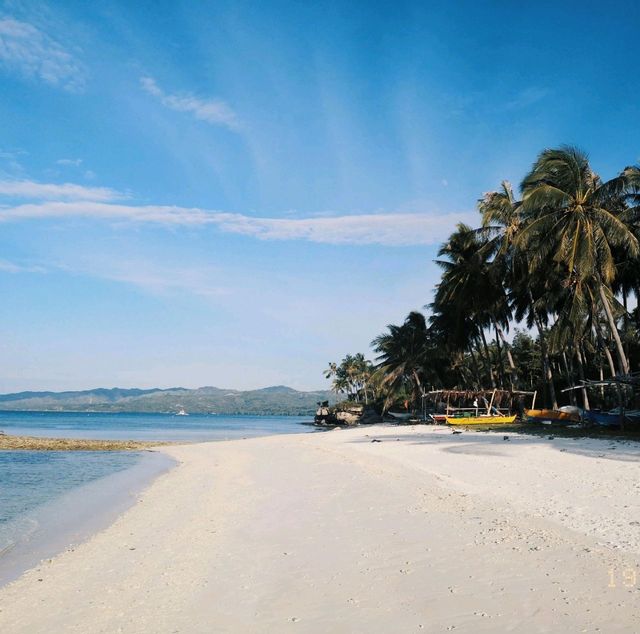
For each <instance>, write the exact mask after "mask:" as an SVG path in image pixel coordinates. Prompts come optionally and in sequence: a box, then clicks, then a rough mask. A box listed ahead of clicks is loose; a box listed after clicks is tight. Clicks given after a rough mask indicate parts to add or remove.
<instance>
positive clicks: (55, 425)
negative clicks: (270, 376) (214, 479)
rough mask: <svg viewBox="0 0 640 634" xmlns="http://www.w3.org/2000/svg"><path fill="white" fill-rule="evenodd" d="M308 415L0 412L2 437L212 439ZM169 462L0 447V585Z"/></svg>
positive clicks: (296, 427) (288, 428) (102, 521)
mask: <svg viewBox="0 0 640 634" xmlns="http://www.w3.org/2000/svg"><path fill="white" fill-rule="evenodd" d="M308 422H310V418H309V417H288V416H217V415H190V416H175V415H164V414H85V413H66V412H54V413H49V412H47V413H43V412H0V430H2V431H4V432H5V433H7V434H15V435H29V436H48V437H71V438H92V439H132V440H175V441H190V442H196V441H213V440H226V439H236V438H245V437H251V436H265V435H271V434H283V433H300V432H305V431H312V430H313V428H312V427H309V426H306V425H304V424H303V423H308ZM171 465H172V462H171V460H170V459H169V458H167V457H166V456H164V455H163V454H160V453H156V452H149V451H143V452H110V451H104V452H103V451H99V452H93V451H69V452H67V451H50V452H49V451H47V452H45V451H0V583H5V582H7V581H10V580H11V579H14V578H15V577H16V576H18V575H19V574H20V573H21V572H22V571H24V570H25V569H27V568H30V567H33V566H34V565H36V564H37V563H38V562H39V561H40V560H41V559H43V558H46V557H51V556H53V555H54V554H55V553H57V552H60V551H61V550H64V549H65V548H67V547H70V546H72V545H73V544H75V543H78V542H80V541H82V540H83V539H84V538H86V537H87V536H88V535H90V534H91V533H92V532H94V531H95V530H97V529H99V528H101V527H103V526H106V525H108V524H109V523H110V522H111V521H112V520H113V519H115V517H117V515H118V514H119V513H120V512H122V511H123V510H125V509H126V508H127V507H128V506H130V505H131V504H132V503H133V502H134V501H135V498H136V495H137V494H138V493H139V491H140V490H142V489H143V488H144V486H146V484H147V483H148V482H150V481H151V480H152V479H153V478H154V477H156V476H157V475H159V474H160V473H162V472H163V471H166V470H168V469H169V468H170V467H171Z"/></svg>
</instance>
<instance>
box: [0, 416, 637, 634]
mask: <svg viewBox="0 0 640 634" xmlns="http://www.w3.org/2000/svg"><path fill="white" fill-rule="evenodd" d="M509 436H510V440H508V441H504V440H503V434H498V433H495V434H486V433H481V432H464V433H463V434H460V435H453V434H452V433H451V431H450V430H449V429H444V428H425V427H379V426H376V427H372V428H360V429H354V430H340V431H334V432H328V433H324V434H301V435H294V436H275V437H270V438H263V439H252V440H242V441H231V442H220V443H208V444H200V445H192V446H182V447H169V448H163V449H162V450H163V451H165V452H166V453H168V454H170V455H172V456H174V457H176V458H177V459H178V460H180V462H181V464H180V465H179V466H178V467H176V468H175V469H173V470H172V471H171V472H170V473H168V474H166V475H164V476H162V477H160V478H159V479H158V480H157V481H156V482H155V483H153V484H152V485H151V486H150V488H149V489H148V490H147V491H145V492H144V494H143V495H142V496H141V499H140V502H139V503H138V504H136V505H135V506H134V507H133V508H131V509H130V510H129V511H127V512H126V513H125V514H124V515H123V516H122V517H121V518H120V519H119V520H118V521H117V522H116V523H115V524H113V525H112V526H111V527H109V528H108V529H107V530H105V531H103V532H101V533H99V534H98V535H95V536H94V537H93V538H92V539H91V540H89V541H88V542H86V543H85V544H83V545H81V546H80V547H78V548H76V549H75V550H74V551H68V552H65V553H63V554H62V555H60V556H58V557H56V558H55V559H54V560H53V561H51V562H44V563H43V564H42V565H41V566H40V567H38V568H37V569H35V570H32V571H30V572H28V573H27V574H26V575H24V576H23V577H22V578H21V579H19V580H18V581H16V582H15V583H13V584H11V585H10V586H7V587H5V588H3V589H2V590H0V610H1V611H0V632H2V634H9V633H14V632H15V633H18V632H25V633H27V632H28V633H29V634H35V633H40V632H42V633H45V632H46V633H58V632H65V633H66V632H82V633H94V632H162V633H164V632H167V633H169V632H181V633H191V632H203V633H204V632H215V633H219V632H234V633H236V632H238V633H245V632H256V633H257V632H260V633H264V632H296V631H297V632H318V633H326V632H332V633H333V632H335V633H342V632H345V633H346V632H349V633H351V632H363V633H364V632H366V633H372V632H384V633H387V632H388V633H397V632H446V631H455V632H594V631H601V632H607V633H609V632H638V631H640V566H639V564H640V464H639V461H640V445H638V444H633V443H621V442H610V441H601V440H598V441H596V440H568V439H554V440H547V439H540V438H533V437H528V436H520V435H514V434H509ZM372 438H379V439H381V440H382V441H383V442H379V443H372V442H371V439H372ZM396 439H399V440H396ZM563 450H564V451H563ZM634 574H635V578H634ZM612 581H613V583H612ZM610 586H615V587H610Z"/></svg>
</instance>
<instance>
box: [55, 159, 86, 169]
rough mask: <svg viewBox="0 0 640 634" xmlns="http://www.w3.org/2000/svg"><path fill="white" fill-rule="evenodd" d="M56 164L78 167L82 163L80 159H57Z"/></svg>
mask: <svg viewBox="0 0 640 634" xmlns="http://www.w3.org/2000/svg"><path fill="white" fill-rule="evenodd" d="M56 165H64V166H71V167H80V165H82V159H67V158H65V159H58V160H57V161H56Z"/></svg>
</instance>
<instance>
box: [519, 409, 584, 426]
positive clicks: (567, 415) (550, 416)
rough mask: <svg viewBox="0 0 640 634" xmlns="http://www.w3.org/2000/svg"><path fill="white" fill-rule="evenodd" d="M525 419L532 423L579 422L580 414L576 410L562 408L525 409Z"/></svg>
mask: <svg viewBox="0 0 640 634" xmlns="http://www.w3.org/2000/svg"><path fill="white" fill-rule="evenodd" d="M524 415H525V419H526V420H527V421H528V422H530V423H547V422H549V423H561V424H570V423H579V422H580V414H579V413H578V412H575V411H568V412H567V411H562V410H560V409H525V410H524Z"/></svg>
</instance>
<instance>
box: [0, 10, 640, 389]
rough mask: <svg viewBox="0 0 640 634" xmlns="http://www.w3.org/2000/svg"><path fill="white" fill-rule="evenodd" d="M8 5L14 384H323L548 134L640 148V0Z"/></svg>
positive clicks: (2, 212)
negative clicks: (607, 0) (325, 374)
mask: <svg viewBox="0 0 640 634" xmlns="http://www.w3.org/2000/svg"><path fill="white" fill-rule="evenodd" d="M522 4H523V3H516V2H511V1H506V0H505V1H495V2H465V1H462V2H457V3H450V2H371V1H368V2H364V1H363V2H313V3H303V2H279V1H273V2H266V3H265V2H225V1H217V2H194V3H176V2H161V1H158V0H156V1H153V2H151V1H148V2H145V1H142V0H138V1H136V2H107V1H99V0H98V1H95V2H90V3H87V2H80V1H78V2H71V1H66V2H65V1H64V0H60V1H57V2H55V3H53V2H51V3H49V4H47V3H41V2H13V1H10V2H4V3H1V4H0V82H1V84H0V85H1V87H2V89H1V91H0V126H1V127H0V293H1V296H2V298H3V302H2V305H3V308H2V310H1V311H0V391H14V390H20V389H75V388H90V387H96V386H98V385H100V386H114V385H118V386H123V387H128V386H139V387H149V386H161V387H167V386H173V385H182V386H187V387H195V386H199V385H217V386H220V387H237V388H253V387H261V386H265V385H272V384H280V383H284V384H287V385H291V386H293V387H296V388H300V389H307V388H317V387H323V386H324V385H325V381H324V379H323V378H322V370H323V369H324V368H325V367H326V365H327V364H328V362H329V361H330V360H336V359H339V358H340V357H342V356H343V355H344V354H345V353H347V352H356V351H367V350H368V344H369V342H370V341H371V339H373V337H374V336H376V335H377V334H378V333H379V332H381V331H382V330H383V329H384V327H385V325H386V324H387V323H389V322H398V321H400V320H402V318H403V317H404V316H405V315H406V313H407V312H408V311H410V310H412V309H419V308H421V307H422V306H423V305H424V304H426V303H427V302H428V301H429V300H430V296H431V290H432V287H433V285H434V283H435V282H436V280H437V276H438V272H437V270H436V267H435V265H434V264H433V262H432V261H433V259H434V257H435V253H436V251H437V246H438V244H439V243H440V242H442V240H443V239H444V238H445V237H446V235H447V234H448V233H449V232H450V231H451V229H452V228H453V227H454V225H455V224H456V222H459V221H466V222H471V223H473V222H475V220H476V212H475V201H476V199H477V198H479V197H480V196H481V195H482V193H483V192H485V191H488V190H490V189H494V188H496V187H497V186H498V184H499V183H500V181H501V180H502V179H509V180H511V181H513V182H514V183H517V182H519V180H520V179H521V178H522V176H523V174H524V172H525V171H526V169H527V167H528V166H529V165H530V164H531V163H532V162H533V160H534V159H535V156H536V154H537V153H538V152H539V151H540V150H541V149H542V148H544V147H547V146H555V145H559V144H562V143H574V144H578V145H580V146H581V147H583V148H584V149H585V150H587V151H588V152H589V154H590V156H591V159H592V163H593V165H594V167H595V168H596V170H597V171H599V172H600V173H601V174H602V175H603V176H605V177H610V176H613V175H614V174H615V173H616V172H617V171H619V170H620V169H622V168H623V167H625V166H626V165H629V164H633V163H637V162H638V161H639V160H640V126H638V125H637V121H638V115H639V114H640V112H639V111H640V86H639V84H638V82H637V81H636V80H635V76H634V75H633V73H632V72H630V68H632V65H633V62H634V60H636V59H637V58H638V53H640V44H639V43H638V42H639V38H638V37H637V32H638V27H639V26H640V5H638V4H637V3H635V2H628V3H624V2H618V3H613V4H610V5H607V7H606V10H605V9H604V8H603V5H602V3H599V2H598V3H595V2H593V3H590V2H586V3H585V2H580V3H578V2H561V3H560V2H553V3H551V2H549V3H545V2H538V3H535V5H532V6H531V7H529V8H527V7H523V6H520V5H522Z"/></svg>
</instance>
